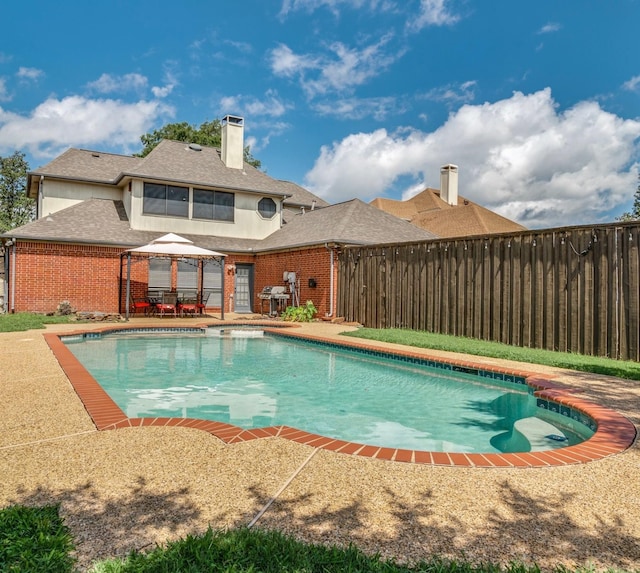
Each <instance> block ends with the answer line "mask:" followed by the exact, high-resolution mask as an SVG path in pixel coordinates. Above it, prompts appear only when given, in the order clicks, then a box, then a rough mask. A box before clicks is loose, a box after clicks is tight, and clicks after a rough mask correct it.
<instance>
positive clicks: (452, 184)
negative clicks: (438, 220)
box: [440, 163, 458, 206]
mask: <svg viewBox="0 0 640 573" xmlns="http://www.w3.org/2000/svg"><path fill="white" fill-rule="evenodd" d="M440 199H442V200H443V201H445V202H446V203H448V204H449V205H453V206H455V205H457V204H458V166H457V165H452V164H451V163H449V164H447V165H443V166H442V167H441V168H440Z"/></svg>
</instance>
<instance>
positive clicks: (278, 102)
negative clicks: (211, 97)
mask: <svg viewBox="0 0 640 573" xmlns="http://www.w3.org/2000/svg"><path fill="white" fill-rule="evenodd" d="M220 107H221V108H222V109H223V110H227V111H228V112H229V113H232V112H233V113H240V114H243V115H245V116H248V117H252V118H253V117H258V116H264V115H266V116H270V117H280V116H282V115H284V114H285V113H287V111H289V110H290V109H292V108H293V105H292V104H290V103H287V102H285V101H283V100H282V99H281V98H280V97H279V96H278V92H277V91H275V90H267V92H266V93H265V95H264V98H262V99H258V98H254V97H249V96H243V95H236V96H227V97H223V98H222V99H221V100H220Z"/></svg>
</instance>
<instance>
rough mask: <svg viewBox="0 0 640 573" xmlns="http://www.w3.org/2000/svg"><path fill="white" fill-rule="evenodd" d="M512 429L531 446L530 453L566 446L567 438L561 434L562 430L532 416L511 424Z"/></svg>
mask: <svg viewBox="0 0 640 573" xmlns="http://www.w3.org/2000/svg"><path fill="white" fill-rule="evenodd" d="M513 428H514V430H515V431H517V432H519V433H520V434H522V435H523V436H524V437H525V438H526V439H527V441H528V442H529V444H531V451H532V452H536V451H540V450H551V449H554V448H560V447H562V446H566V445H567V444H566V441H567V437H566V436H565V435H564V434H563V433H562V430H559V429H558V428H557V427H556V426H554V425H553V424H549V422H545V421H544V420H541V419H540V418H536V417H534V416H531V417H530V418H522V419H521V420H517V421H516V422H515V423H514V424H513Z"/></svg>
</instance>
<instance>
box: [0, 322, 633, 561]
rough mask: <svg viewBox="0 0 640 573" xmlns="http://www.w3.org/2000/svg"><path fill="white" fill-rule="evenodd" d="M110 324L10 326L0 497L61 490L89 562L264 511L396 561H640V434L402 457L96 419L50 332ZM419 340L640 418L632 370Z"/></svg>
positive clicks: (4, 339)
mask: <svg viewBox="0 0 640 573" xmlns="http://www.w3.org/2000/svg"><path fill="white" fill-rule="evenodd" d="M227 318H230V319H233V318H235V317H233V316H231V317H227ZM241 318H243V319H246V318H247V317H241ZM196 322H197V323H198V324H199V323H201V322H202V321H200V319H194V318H189V319H177V320H176V319H167V318H165V319H146V318H135V319H132V320H131V321H130V322H129V323H128V325H127V326H129V327H137V326H144V325H153V326H168V325H171V324H176V325H177V324H185V325H193V324H194V323H196ZM207 322H208V323H211V324H216V323H219V321H216V320H209V321H207ZM169 323H171V324H169ZM105 326H110V325H105V324H95V325H94V324H90V325H85V324H83V325H77V324H76V325H73V324H72V325H56V326H50V327H48V328H47V330H46V331H28V332H18V333H0V342H1V343H2V348H3V358H2V362H1V365H2V369H1V373H0V390H1V391H2V403H3V408H2V409H3V415H2V417H1V418H0V472H1V475H2V476H3V477H2V479H1V480H0V500H1V502H2V505H3V506H4V505H7V504H10V503H27V504H39V503H60V504H61V513H62V514H63V515H64V517H65V518H66V520H67V523H68V525H69V526H70V527H71V529H72V531H73V534H74V536H75V539H76V543H77V546H78V556H79V558H80V561H81V564H82V565H83V566H84V567H87V566H88V565H89V564H90V563H91V561H92V560H94V559H97V558H104V557H108V556H114V555H123V554H126V553H127V552H128V551H129V550H130V549H140V548H144V547H150V546H153V545H154V544H155V543H161V542H163V541H165V540H168V539H175V538H177V537H182V536H184V535H187V534H188V533H198V532H202V531H204V530H205V529H206V528H207V526H209V525H211V526H212V527H214V528H224V527H233V526H240V525H248V524H249V523H253V522H255V524H256V527H266V528H277V529H279V530H281V531H284V532H286V533H290V534H293V535H295V536H296V537H298V538H300V539H303V540H306V541H310V542H322V543H330V544H334V543H337V544H347V543H350V542H352V543H354V544H356V545H357V546H359V547H361V548H362V549H364V550H366V551H369V552H379V553H380V554H381V555H382V556H383V557H386V558H388V557H393V558H396V559H398V560H401V561H405V560H410V561H414V560H419V559H420V558H427V557H429V556H430V555H431V554H434V553H435V554H439V555H442V556H445V557H455V558H460V557H461V556H465V557H466V558H468V559H471V560H473V561H486V560H492V561H498V562H502V563H508V562H510V561H512V560H519V561H525V562H531V561H535V562H537V563H538V564H539V565H540V566H542V567H543V568H551V567H553V566H555V565H558V564H564V565H568V566H575V565H588V564H592V565H595V566H596V567H619V568H625V569H632V570H638V569H640V494H639V493H638V491H639V490H640V487H639V486H640V478H639V477H638V476H639V473H640V456H639V455H638V454H639V452H638V444H637V442H636V443H635V444H634V445H632V447H630V448H629V449H627V450H625V451H623V452H621V453H617V454H615V455H607V456H606V457H604V458H602V459H599V460H597V461H591V462H589V463H575V461H574V462H573V463H570V464H568V465H561V466H556V467H551V466H545V467H528V468H526V469H524V468H519V467H509V466H505V467H491V468H488V467H485V468H481V467H471V466H468V467H451V466H450V465H446V464H445V465H433V464H431V463H429V464H420V463H418V464H416V463H400V462H395V461H386V460H385V459H381V458H384V457H385V456H379V457H377V458H375V457H373V458H372V457H366V456H353V455H344V454H339V453H335V452H333V451H330V450H328V449H322V448H317V447H313V446H311V445H308V444H305V443H300V442H296V441H291V440H288V439H283V438H282V437H278V436H273V437H269V438H266V439H254V440H248V441H247V440H239V441H237V443H225V442H223V441H221V440H220V439H218V438H217V437H215V436H214V435H211V434H209V433H206V432H203V431H200V430H198V429H195V428H189V427H182V426H169V425H166V426H142V427H126V428H122V429H118V430H116V431H106V432H101V431H98V430H97V428H96V425H95V424H94V423H93V421H92V419H91V417H90V416H89V415H88V413H87V410H85V407H84V405H83V403H82V402H81V401H80V399H79V398H78V395H77V394H76V392H75V391H74V389H73V387H72V386H71V384H70V382H69V379H68V377H67V376H66V375H65V372H64V371H63V370H62V369H61V367H60V364H59V363H58V361H57V360H56V359H55V357H54V356H53V354H52V353H51V351H50V349H49V347H48V345H47V343H46V341H45V336H44V335H45V334H46V333H65V332H67V333H70V332H73V331H77V330H79V329H82V330H86V329H93V328H104V327H105ZM350 328H353V327H349V326H346V325H335V324H329V323H323V322H322V323H313V324H310V325H304V326H303V327H302V328H301V329H300V331H301V332H308V333H309V334H311V335H314V336H318V337H321V338H324V339H329V340H330V339H332V338H337V337H338V336H339V333H340V332H342V331H344V330H347V329H350ZM349 340H350V341H351V339H349ZM367 344H368V345H371V346H373V347H376V348H381V349H384V348H388V347H390V345H385V344H382V343H373V342H370V341H368V342H367ZM394 348H395V347H394ZM397 348H402V347H397ZM411 351H412V352H416V349H411ZM417 352H419V353H421V351H417ZM424 354H425V355H426V354H428V355H431V356H436V357H439V358H441V359H443V360H447V361H463V362H465V363H467V362H469V363H475V364H479V365H484V366H485V367H486V368H487V369H500V368H506V369H509V370H518V371H522V372H529V373H537V374H539V375H540V376H542V377H546V378H550V379H553V380H554V381H555V382H558V383H560V384H561V385H562V384H566V385H567V386H569V387H571V388H577V389H579V390H581V392H580V398H581V399H584V400H588V401H592V402H593V403H595V404H599V405H603V406H607V407H609V408H612V409H613V410H615V411H617V412H619V413H621V414H623V415H624V416H626V417H627V418H628V419H629V420H631V422H633V424H635V425H636V426H638V424H639V423H640V384H638V383H634V382H631V381H626V380H620V379H616V378H611V377H604V376H595V375H591V374H586V373H579V372H572V371H564V370H560V369H555V368H546V367H541V366H535V365H529V364H513V363H506V362H504V361H500V360H495V359H487V358H478V357H469V356H461V355H452V354H450V353H444V352H435V351H424ZM392 457H393V456H392ZM598 457H601V456H598ZM414 461H415V460H414Z"/></svg>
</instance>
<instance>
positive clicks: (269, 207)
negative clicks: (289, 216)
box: [258, 197, 276, 219]
mask: <svg viewBox="0 0 640 573" xmlns="http://www.w3.org/2000/svg"><path fill="white" fill-rule="evenodd" d="M258 213H260V215H262V216H263V217H264V218H265V219H271V218H272V217H273V216H274V215H275V214H276V202H275V201H274V200H273V199H271V198H270V197H263V198H262V199H260V201H258Z"/></svg>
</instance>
